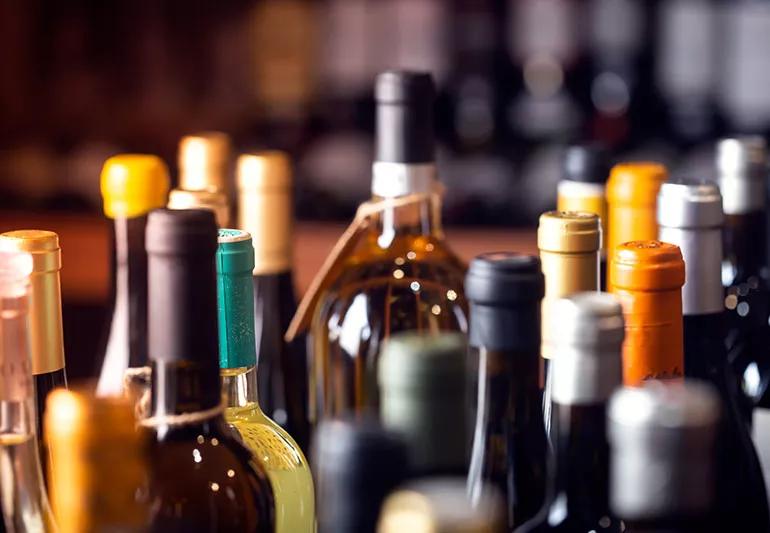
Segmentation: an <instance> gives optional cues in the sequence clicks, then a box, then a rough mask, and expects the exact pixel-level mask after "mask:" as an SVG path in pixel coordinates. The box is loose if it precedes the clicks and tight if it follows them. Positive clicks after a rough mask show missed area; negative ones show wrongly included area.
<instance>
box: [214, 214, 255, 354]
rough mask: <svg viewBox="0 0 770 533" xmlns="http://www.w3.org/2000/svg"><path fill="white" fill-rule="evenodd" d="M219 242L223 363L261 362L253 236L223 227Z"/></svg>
mask: <svg viewBox="0 0 770 533" xmlns="http://www.w3.org/2000/svg"><path fill="white" fill-rule="evenodd" d="M218 243H219V247H218V248H217V310H218V313H219V367H220V368H241V367H252V366H254V365H256V364H257V350H256V344H255V341H254V285H253V282H252V277H251V272H252V270H253V269H254V248H253V247H252V246H251V236H250V235H249V234H248V233H246V232H245V231H241V230H237V229H220V230H219V235H218Z"/></svg>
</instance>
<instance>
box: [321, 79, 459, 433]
mask: <svg viewBox="0 0 770 533" xmlns="http://www.w3.org/2000/svg"><path fill="white" fill-rule="evenodd" d="M375 99H376V100H377V142H376V160H375V162H374V165H373V167H372V196H373V201H374V202H379V204H378V205H379V206H381V210H379V211H378V212H376V213H374V214H372V215H371V216H370V217H369V218H367V219H366V220H367V222H366V223H365V227H364V229H363V230H362V232H361V235H360V236H359V238H358V240H357V242H355V243H354V246H352V251H350V252H349V253H348V254H346V255H344V256H343V257H341V258H340V259H339V261H338V264H340V265H341V268H340V269H339V270H338V271H337V273H336V275H335V276H334V277H333V279H332V280H331V283H330V285H329V286H328V289H326V290H325V291H324V293H323V295H322V296H321V298H320V299H319V302H318V304H317V306H316V307H315V309H314V310H313V313H314V314H313V318H312V327H311V335H312V342H313V344H312V346H313V355H312V359H311V361H312V368H311V370H310V375H309V379H310V387H309V391H310V392H309V394H310V417H311V421H312V422H313V423H315V422H317V421H318V420H319V419H321V418H323V417H327V416H337V415H341V414H343V413H346V412H355V413H360V412H362V411H364V410H366V409H371V410H372V411H374V412H376V410H377V406H378V404H379V401H378V397H377V376H376V369H377V364H376V363H377V359H378V357H379V353H380V350H381V349H382V343H383V341H384V340H385V339H387V338H388V337H389V336H390V335H392V334H393V333H397V332H399V331H410V330H417V331H420V332H422V333H426V334H434V335H435V334H438V333H439V332H442V331H461V332H465V331H466V330H467V308H466V303H465V299H464V297H463V271H464V266H463V265H462V263H461V262H460V260H459V259H458V258H457V257H456V256H455V254H454V253H452V251H451V250H450V249H449V248H448V246H447V244H446V242H445V240H444V237H443V233H442V231H441V220H440V207H439V204H440V202H439V201H438V199H437V194H436V189H437V187H438V183H437V180H436V165H435V157H434V133H433V111H432V109H433V100H434V88H433V81H432V79H431V77H430V75H429V74H426V73H420V72H403V71H391V72H385V73H383V74H380V75H379V76H378V78H377V86H376V90H375ZM407 199H413V201H408V202H407V201H406V200H407ZM370 205H371V204H370Z"/></svg>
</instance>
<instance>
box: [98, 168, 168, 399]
mask: <svg viewBox="0 0 770 533" xmlns="http://www.w3.org/2000/svg"><path fill="white" fill-rule="evenodd" d="M168 189H169V177H168V171H167V169H166V165H165V163H163V161H162V160H161V159H160V158H158V157H156V156H153V155H143V154H122V155H117V156H114V157H111V158H109V159H108V160H107V161H106V162H105V163H104V167H103V168H102V176H101V190H102V198H103V200H104V214H105V216H107V217H108V218H111V219H112V220H113V222H114V233H113V250H114V253H113V256H112V257H113V265H112V272H113V275H112V319H111V320H110V325H109V334H108V336H107V341H106V344H105V348H104V354H103V358H102V360H101V365H102V366H101V370H100V372H99V379H98V381H97V385H96V393H97V395H99V396H120V395H121V394H123V392H124V389H125V386H124V379H126V378H127V375H126V370H128V369H129V368H131V369H138V368H141V367H145V366H147V252H146V251H145V249H144V233H145V228H146V226H147V213H149V212H150V211H151V210H153V209H155V208H157V207H162V206H163V205H164V204H165V203H166V195H167V194H168ZM132 381H133V380H132ZM136 385H137V386H138V387H139V388H145V387H146V386H147V385H146V384H142V383H137V384H136ZM132 388H133V387H132Z"/></svg>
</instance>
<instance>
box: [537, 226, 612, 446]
mask: <svg viewBox="0 0 770 533" xmlns="http://www.w3.org/2000/svg"><path fill="white" fill-rule="evenodd" d="M601 242H602V234H601V221H600V220H599V217H598V216H597V215H594V214H593V213H586V212H571V211H550V212H548V213H544V214H542V215H540V225H539V226H538V228H537V247H538V248H539V250H540V264H541V267H542V269H543V275H544V276H545V296H544V297H543V305H542V315H541V316H542V332H543V336H542V342H541V345H540V354H541V355H542V357H543V363H542V364H543V377H544V378H545V389H544V392H543V417H544V419H545V427H546V432H549V429H550V425H551V374H550V371H549V369H550V361H551V355H552V353H553V342H554V341H555V340H556V339H557V338H558V336H559V332H560V324H558V323H557V322H554V320H553V317H552V313H551V309H552V307H553V306H554V304H555V302H557V301H558V300H559V298H563V297H565V296H569V295H570V294H574V293H576V292H586V291H598V290H599V250H600V248H601Z"/></svg>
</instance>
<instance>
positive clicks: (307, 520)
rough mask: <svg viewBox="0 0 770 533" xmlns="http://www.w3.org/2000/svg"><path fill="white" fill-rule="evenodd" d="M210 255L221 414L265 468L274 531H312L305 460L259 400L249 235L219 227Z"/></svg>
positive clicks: (311, 497)
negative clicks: (222, 401) (216, 315)
mask: <svg viewBox="0 0 770 533" xmlns="http://www.w3.org/2000/svg"><path fill="white" fill-rule="evenodd" d="M216 261H217V296H218V297H217V302H218V303H217V307H218V311H219V366H220V369H221V375H222V388H223V390H224V393H225V395H226V402H227V403H226V411H225V418H226V419H227V422H228V423H229V424H231V425H232V426H233V427H234V428H235V429H236V431H237V432H238V434H239V435H240V437H241V438H242V439H243V442H244V444H245V445H246V446H247V447H248V448H249V449H251V450H252V451H253V452H254V454H255V456H256V457H257V459H258V460H259V461H260V463H261V464H262V466H264V468H265V470H266V471H267V475H268V477H269V478H270V481H271V483H272V486H273V493H274V496H275V507H276V532H277V533H302V532H312V531H314V527H315V525H314V523H315V497H314V491H313V478H312V476H311V474H310V468H309V467H308V463H307V460H306V459H305V456H304V455H303V454H302V451H301V450H300V447H299V446H298V445H297V443H296V442H295V441H294V439H293V438H292V437H291V436H290V435H289V434H288V433H287V432H286V431H285V430H284V429H283V428H281V427H280V426H279V425H278V424H276V423H275V422H274V421H272V420H271V419H270V418H268V417H267V416H266V415H265V414H264V413H263V412H262V409H261V408H260V406H259V399H258V396H257V356H256V344H255V340H254V286H253V284H252V270H253V269H254V248H253V247H252V244H251V236H250V235H249V234H248V233H247V232H245V231H241V230H235V229H221V230H219V248H218V249H217V259H216Z"/></svg>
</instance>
